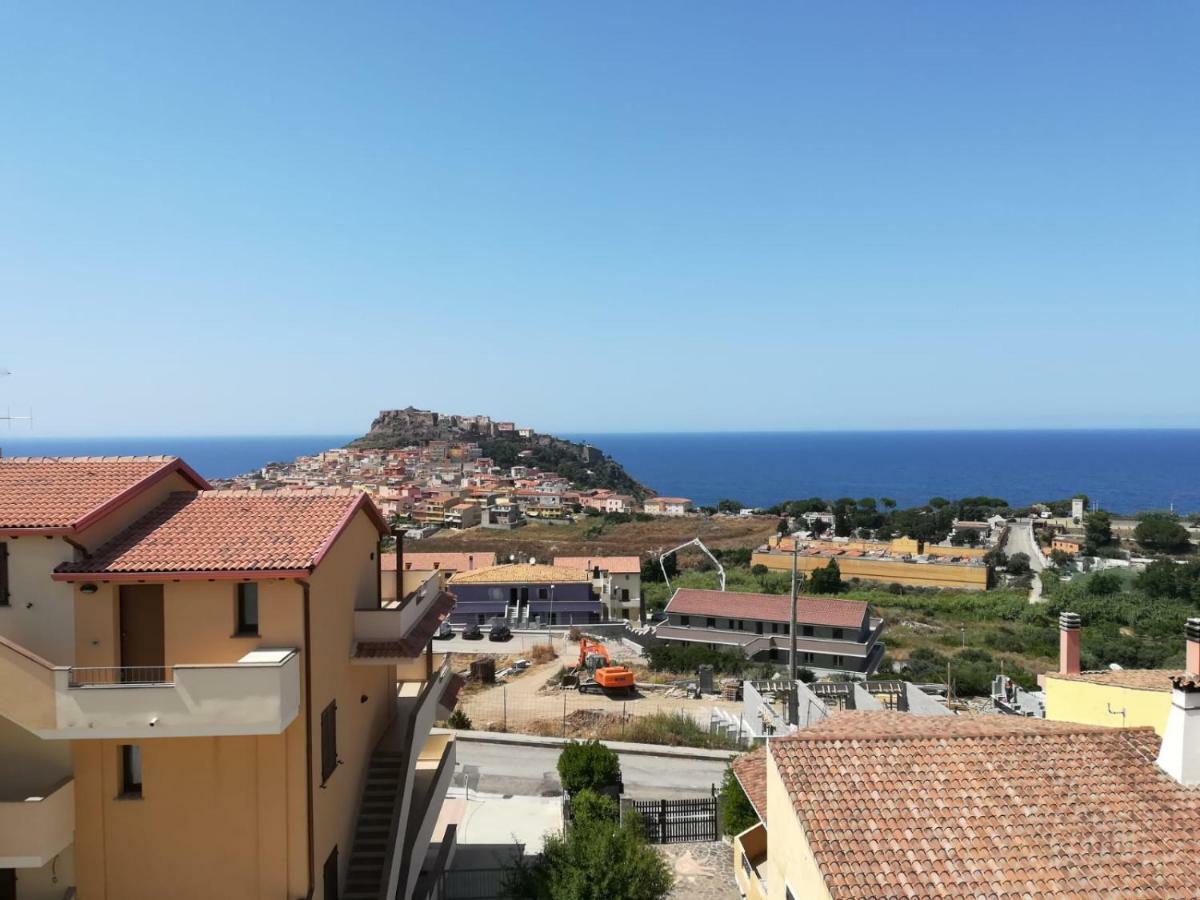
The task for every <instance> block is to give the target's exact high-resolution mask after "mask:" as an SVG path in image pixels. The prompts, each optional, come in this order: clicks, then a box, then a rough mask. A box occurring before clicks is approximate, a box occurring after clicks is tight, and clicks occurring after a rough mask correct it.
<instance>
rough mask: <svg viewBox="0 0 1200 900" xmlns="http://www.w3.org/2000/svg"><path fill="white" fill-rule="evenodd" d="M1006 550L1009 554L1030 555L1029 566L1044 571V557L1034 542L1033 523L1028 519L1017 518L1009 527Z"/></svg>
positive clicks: (1005, 543) (1034, 569)
mask: <svg viewBox="0 0 1200 900" xmlns="http://www.w3.org/2000/svg"><path fill="white" fill-rule="evenodd" d="M1004 552H1005V553H1007V554H1008V555H1009V556H1012V555H1013V554H1014V553H1024V554H1025V555H1027V556H1028V557H1029V567H1030V568H1031V569H1033V571H1035V572H1040V571H1042V568H1043V567H1042V557H1041V554H1040V553H1038V551H1037V548H1036V547H1035V546H1034V542H1033V523H1032V522H1030V521H1029V520H1028V519H1017V521H1015V522H1013V523H1012V524H1011V525H1010V526H1009V527H1008V538H1007V540H1005V542H1004Z"/></svg>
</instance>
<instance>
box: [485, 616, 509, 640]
mask: <svg viewBox="0 0 1200 900" xmlns="http://www.w3.org/2000/svg"><path fill="white" fill-rule="evenodd" d="M511 639H512V629H511V628H509V627H508V623H507V622H505V621H503V620H501V619H496V620H495V621H493V622H492V625H491V627H490V628H489V629H488V640H489V641H507V640H511Z"/></svg>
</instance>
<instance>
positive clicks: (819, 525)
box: [808, 519, 829, 537]
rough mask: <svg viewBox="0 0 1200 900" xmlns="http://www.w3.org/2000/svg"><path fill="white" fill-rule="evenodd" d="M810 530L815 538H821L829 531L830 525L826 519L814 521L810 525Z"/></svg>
mask: <svg viewBox="0 0 1200 900" xmlns="http://www.w3.org/2000/svg"><path fill="white" fill-rule="evenodd" d="M808 530H809V531H811V532H812V535H813V537H820V536H821V535H823V534H824V533H825V532H826V531H828V530H829V523H828V522H826V521H825V520H824V519H813V520H812V522H810V523H809V526H808Z"/></svg>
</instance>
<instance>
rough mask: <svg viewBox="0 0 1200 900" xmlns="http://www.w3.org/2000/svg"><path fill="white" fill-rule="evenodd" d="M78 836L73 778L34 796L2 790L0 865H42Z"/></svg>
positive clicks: (28, 867) (17, 866)
mask: <svg viewBox="0 0 1200 900" xmlns="http://www.w3.org/2000/svg"><path fill="white" fill-rule="evenodd" d="M21 793H23V792H21ZM74 839H75V782H74V780H73V779H70V778H66V779H63V780H62V781H60V782H58V783H57V784H54V785H48V786H47V787H46V788H45V790H44V791H43V792H41V793H38V794H33V795H30V796H17V795H15V794H14V793H13V792H12V791H7V792H5V793H3V794H0V869H39V868H41V867H42V866H44V865H46V864H47V863H49V862H50V861H51V860H52V859H54V857H56V856H58V854H60V853H62V851H63V850H65V849H66V848H67V847H69V846H70V845H71V843H72V842H73V841H74Z"/></svg>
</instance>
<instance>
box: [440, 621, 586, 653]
mask: <svg viewBox="0 0 1200 900" xmlns="http://www.w3.org/2000/svg"><path fill="white" fill-rule="evenodd" d="M481 630H482V631H483V638H482V639H481V640H478V641H464V640H463V638H462V626H461V625H456V626H455V627H454V637H452V638H447V639H444V640H436V641H434V642H433V650H434V652H435V653H493V654H496V655H502V654H509V653H525V652H527V651H528V650H529V648H530V647H532V646H534V645H535V644H545V643H546V642H547V638H546V632H545V631H538V632H528V631H523V632H514V633H513V636H512V639H511V640H507V641H489V640H488V638H487V627H486V626H484V627H483V628H482V629H481ZM565 637H566V631H565V630H557V631H555V632H554V646H555V648H556V649H561V648H562V646H563V640H564V639H565Z"/></svg>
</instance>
